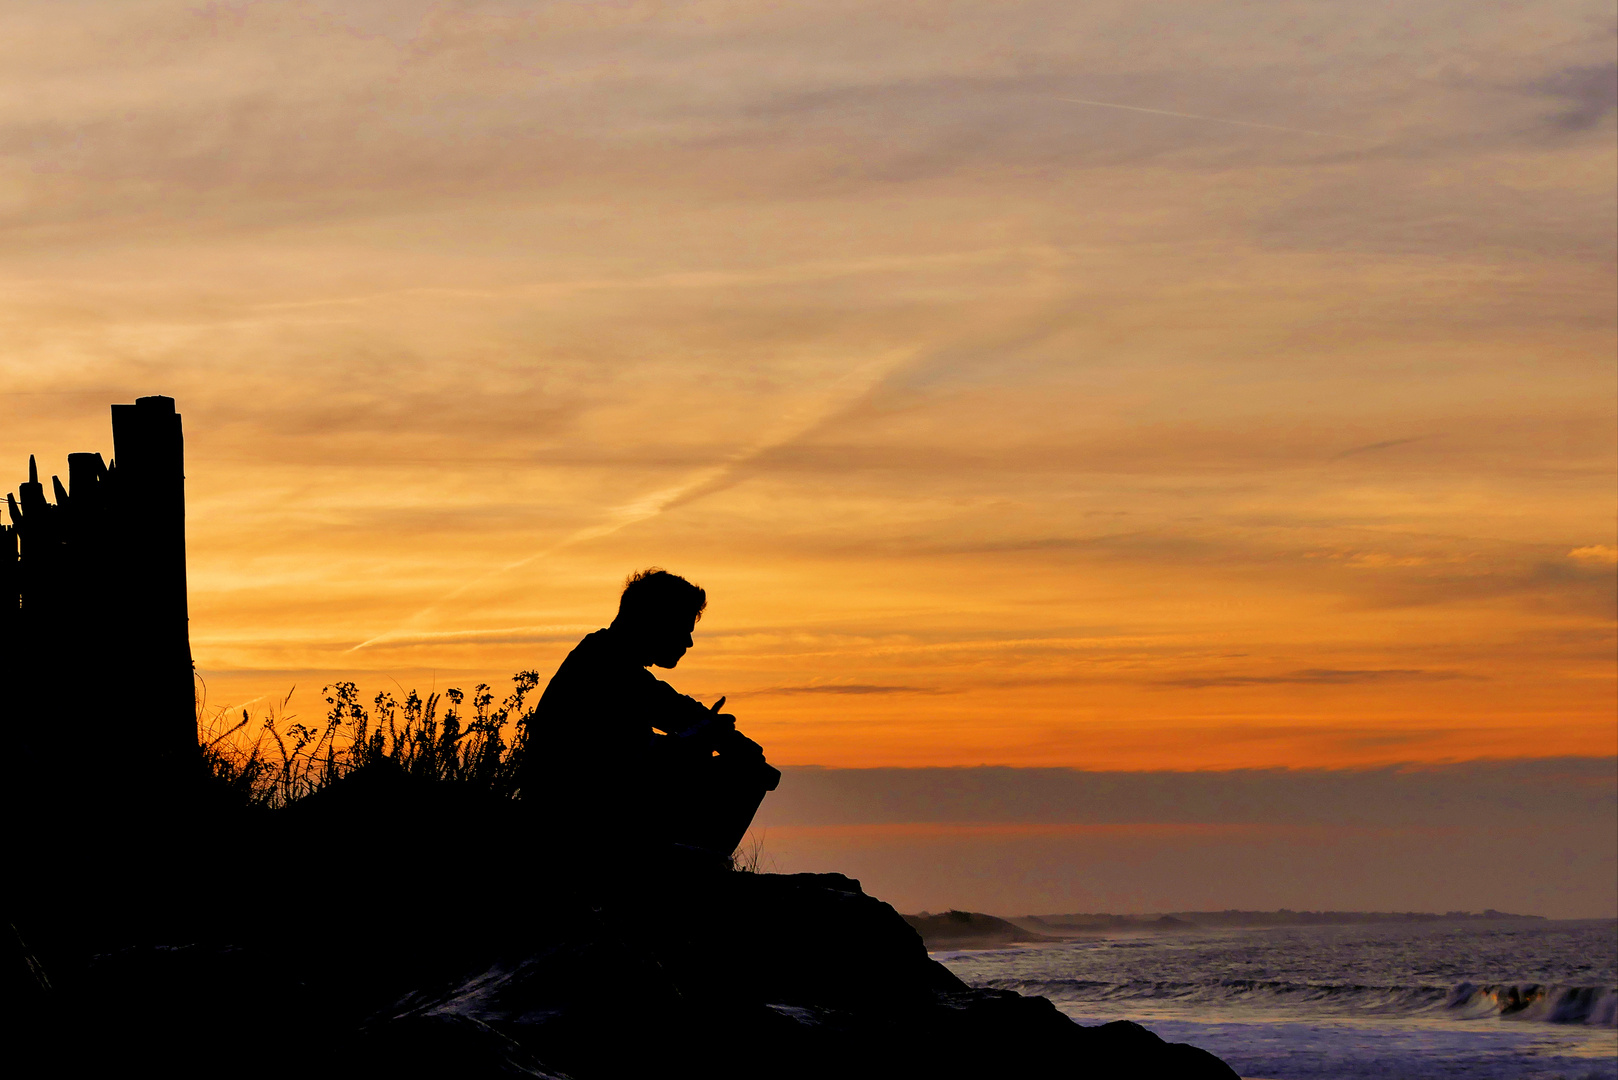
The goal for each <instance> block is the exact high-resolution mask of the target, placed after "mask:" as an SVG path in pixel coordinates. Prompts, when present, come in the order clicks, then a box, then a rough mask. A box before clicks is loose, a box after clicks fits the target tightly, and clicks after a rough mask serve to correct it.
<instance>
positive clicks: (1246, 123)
mask: <svg viewBox="0 0 1618 1080" xmlns="http://www.w3.org/2000/svg"><path fill="white" fill-rule="evenodd" d="M1056 100H1057V101H1070V102H1072V103H1073V104H1075V105H1094V106H1096V107H1098V108H1102V109H1123V110H1124V111H1125V112H1139V113H1151V114H1152V115H1153V116H1177V117H1179V118H1180V119H1182V120H1206V121H1208V122H1209V123H1212V124H1233V125H1235V126H1236V127H1250V128H1264V129H1265V130H1267V131H1290V132H1292V133H1293V134H1295V135H1318V136H1320V137H1321V138H1323V139H1343V140H1345V141H1347V142H1357V143H1374V142H1375V141H1376V140H1375V139H1364V138H1361V137H1360V136H1358V135H1338V134H1335V133H1333V132H1330V131H1313V130H1311V129H1309V128H1295V127H1283V126H1282V125H1280V124H1259V123H1255V122H1254V121H1252V120H1226V119H1225V118H1224V117H1221V116H1198V115H1197V114H1196V113H1183V112H1171V111H1169V110H1168V109H1148V108H1144V107H1142V106H1140V105H1120V104H1118V103H1117V102H1116V101H1091V100H1090V99H1089V98H1072V97H1059V98H1057V99H1056Z"/></svg>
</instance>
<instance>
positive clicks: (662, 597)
mask: <svg viewBox="0 0 1618 1080" xmlns="http://www.w3.org/2000/svg"><path fill="white" fill-rule="evenodd" d="M707 606H708V594H707V592H706V591H705V590H704V589H703V588H702V587H701V586H700V585H693V584H691V582H689V581H687V580H686V579H685V578H683V577H681V576H680V575H678V574H671V573H669V572H668V571H667V570H664V569H662V568H661V567H656V566H650V567H647V568H646V569H645V570H637V571H636V572H635V573H633V574H630V575H629V577H628V578H626V579H625V580H624V592H623V595H622V596H620V597H619V598H618V618H619V619H622V620H624V621H625V622H635V623H645V622H661V621H664V620H667V619H679V618H685V617H691V618H693V619H700V618H702V612H703V610H704V609H705V608H707Z"/></svg>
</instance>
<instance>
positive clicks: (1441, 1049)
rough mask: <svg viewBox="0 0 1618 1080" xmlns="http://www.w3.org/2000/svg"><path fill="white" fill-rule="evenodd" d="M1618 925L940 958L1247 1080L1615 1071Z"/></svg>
mask: <svg viewBox="0 0 1618 1080" xmlns="http://www.w3.org/2000/svg"><path fill="white" fill-rule="evenodd" d="M1615 930H1618V927H1615V925H1614V924H1613V923H1612V922H1610V921H1606V922H1563V923H1557V922H1526V921H1518V922H1511V923H1507V922H1500V923H1479V922H1470V923H1428V924H1391V925H1376V926H1365V925H1361V926H1319V927H1275V928H1266V929H1262V930H1208V931H1193V932H1189V933H1184V934H1176V935H1174V936H1172V937H1168V936H1164V937H1157V938H1139V937H1137V938H1134V939H1131V940H1129V941H1105V940H1099V941H1098V940H1089V941H1083V942H1072V943H1067V944H1063V945H1055V946H1041V947H1038V948H1017V949H1003V950H995V951H986V952H972V953H939V954H935V955H936V956H937V957H938V958H939V959H940V960H942V961H944V962H945V963H946V964H947V965H948V966H949V967H950V968H951V969H953V970H954V971H955V972H956V973H957V974H958V975H960V976H961V977H962V978H964V979H966V980H967V981H968V982H971V983H973V984H974V985H979V986H994V987H1002V988H1005V989H1012V990H1017V991H1019V992H1021V993H1025V994H1038V995H1040V996H1043V997H1048V998H1050V999H1051V1000H1052V1001H1053V1002H1055V1003H1056V1004H1057V1006H1058V1007H1059V1008H1061V1009H1062V1010H1063V1011H1064V1012H1067V1013H1068V1014H1069V1015H1070V1016H1073V1017H1074V1018H1075V1019H1077V1020H1079V1021H1080V1022H1082V1023H1099V1022H1104V1021H1107V1020H1116V1019H1134V1020H1139V1021H1140V1022H1142V1023H1144V1024H1146V1025H1147V1026H1148V1027H1150V1028H1152V1029H1153V1030H1154V1031H1157V1032H1158V1033H1159V1034H1161V1035H1163V1036H1164V1037H1165V1038H1172V1039H1175V1040H1178V1041H1184V1042H1191V1043H1193V1044H1195V1045H1199V1046H1203V1047H1204V1048H1206V1049H1208V1050H1211V1051H1213V1052H1214V1053H1216V1054H1218V1055H1219V1056H1220V1057H1222V1058H1224V1059H1225V1060H1227V1061H1229V1062H1230V1063H1231V1064H1232V1065H1233V1066H1234V1067H1235V1068H1236V1070H1237V1071H1238V1072H1240V1073H1242V1074H1243V1075H1247V1076H1264V1077H1279V1078H1282V1080H1350V1078H1359V1077H1370V1076H1378V1077H1383V1078H1400V1080H1418V1078H1420V1080H1426V1078H1428V1077H1439V1076H1467V1077H1478V1078H1485V1080H1488V1078H1502V1080H1503V1078H1505V1077H1511V1078H1513V1080H1590V1078H1593V1080H1618V1039H1614V1038H1613V1034H1612V1033H1613V1031H1614V1029H1615V1028H1618V934H1615ZM1120 946H1127V947H1120Z"/></svg>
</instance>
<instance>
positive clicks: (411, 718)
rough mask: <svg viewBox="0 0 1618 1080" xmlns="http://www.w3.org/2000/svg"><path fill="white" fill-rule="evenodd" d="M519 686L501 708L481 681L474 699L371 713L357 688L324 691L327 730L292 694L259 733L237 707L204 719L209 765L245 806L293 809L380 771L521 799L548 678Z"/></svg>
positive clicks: (440, 697)
mask: <svg viewBox="0 0 1618 1080" xmlns="http://www.w3.org/2000/svg"><path fill="white" fill-rule="evenodd" d="M511 681H512V684H513V686H512V690H511V692H510V693H509V694H507V695H506V697H505V698H504V699H502V700H501V701H500V703H499V704H498V706H497V705H496V704H495V698H494V692H493V690H492V688H491V687H490V686H489V685H488V684H487V683H479V684H478V685H477V686H476V687H475V688H474V689H473V691H472V693H471V695H470V696H468V695H467V694H466V693H464V692H463V691H461V690H458V689H454V688H452V689H449V690H445V691H444V692H443V693H442V694H438V693H431V694H428V695H427V696H426V697H425V698H424V697H422V696H421V695H420V694H418V693H417V692H416V691H415V690H411V691H410V692H409V693H408V694H406V695H405V697H404V699H403V700H402V701H401V700H399V699H397V698H395V697H394V696H393V695H392V694H391V693H388V692H387V691H383V692H381V693H379V694H377V695H375V696H374V697H373V698H371V703H370V706H369V707H367V706H366V705H365V704H364V703H363V702H362V700H361V695H360V691H359V687H358V686H357V685H356V684H355V683H352V682H338V683H334V684H332V685H330V686H326V687H322V688H321V697H322V698H323V699H324V700H325V702H326V705H327V706H328V709H327V712H326V718H325V720H324V722H322V723H317V724H314V725H310V724H306V723H304V722H302V721H301V720H299V719H298V718H297V716H296V714H294V713H291V712H288V711H287V710H288V706H289V705H290V704H291V701H292V693H293V691H291V690H289V691H288V692H287V695H286V697H284V698H282V699H281V701H280V702H279V703H272V704H271V705H270V706H269V707H268V708H267V709H266V710H265V713H264V715H263V716H262V718H260V719H259V721H258V726H257V728H256V730H255V729H254V717H253V714H252V712H251V711H250V710H248V709H243V710H242V711H241V719H240V720H235V721H234V722H233V721H232V719H231V718H232V717H233V716H234V712H235V710H234V709H232V708H225V709H220V710H218V711H217V712H216V713H214V714H213V715H211V716H199V717H198V730H199V731H200V732H201V737H200V740H199V742H200V747H201V751H202V759H203V763H204V766H205V768H206V771H207V775H208V777H209V780H210V782H211V786H212V787H213V788H214V789H215V791H216V792H218V793H220V794H221V795H223V796H224V797H225V799H226V801H228V802H230V803H233V804H236V805H239V806H243V807H253V808H263V809H277V808H280V807H285V806H289V805H291V804H292V803H294V802H297V801H298V800H299V799H303V798H307V797H308V796H310V795H313V794H314V793H315V792H317V791H319V790H321V789H322V788H324V787H327V786H328V785H330V784H333V783H335V782H336V781H338V780H340V779H342V778H343V777H344V776H347V775H349V774H350V773H352V772H355V771H358V770H359V769H363V768H367V767H376V766H380V767H387V766H392V767H394V768H396V769H398V770H399V771H400V772H401V773H403V774H404V775H405V776H408V777H412V778H415V779H421V780H441V781H450V782H454V783H459V784H467V785H470V786H473V787H476V788H479V789H482V790H484V791H487V792H489V793H491V794H495V795H499V796H503V797H506V798H512V797H515V796H516V795H517V793H518V792H517V781H516V775H517V763H518V761H519V759H520V756H521V753H522V749H523V744H524V742H525V740H526V736H527V731H528V723H529V721H530V720H531V718H532V716H533V710H532V709H531V708H530V709H527V710H525V709H524V706H525V705H526V704H527V702H528V699H529V697H530V695H532V694H533V692H534V690H535V688H537V687H538V685H539V673H538V672H534V671H519V672H518V673H517V674H515V675H513V676H512V677H511ZM293 689H294V690H295V689H296V687H294V688H293Z"/></svg>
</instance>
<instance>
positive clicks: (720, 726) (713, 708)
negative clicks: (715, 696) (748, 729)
mask: <svg viewBox="0 0 1618 1080" xmlns="http://www.w3.org/2000/svg"><path fill="white" fill-rule="evenodd" d="M724 704H725V699H724V698H720V699H719V700H718V701H716V702H714V703H713V704H712V705H710V706H709V707H708V712H709V714H710V715H711V716H712V717H713V719H712V720H710V721H709V722H708V725H709V729H710V730H712V731H713V732H715V733H716V734H717V733H718V732H721V731H735V730H736V718H735V717H734V716H732V715H730V713H722V712H720V711H719V710H720V709H721V708H723V707H724Z"/></svg>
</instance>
